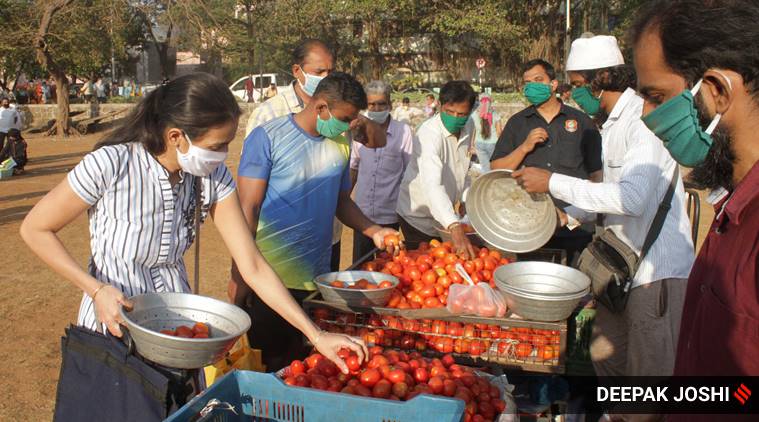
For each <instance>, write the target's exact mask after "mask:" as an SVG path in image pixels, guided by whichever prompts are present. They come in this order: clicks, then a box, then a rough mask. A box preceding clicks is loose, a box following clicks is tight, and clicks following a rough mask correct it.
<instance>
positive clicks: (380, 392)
mask: <svg viewBox="0 0 759 422" xmlns="http://www.w3.org/2000/svg"><path fill="white" fill-rule="evenodd" d="M392 388H393V385H392V384H390V381H388V380H379V381H377V383H376V384H375V385H374V388H372V396H374V397H376V398H378V399H386V398H388V397H390V391H391V390H392Z"/></svg>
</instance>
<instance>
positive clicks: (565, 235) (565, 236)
mask: <svg viewBox="0 0 759 422" xmlns="http://www.w3.org/2000/svg"><path fill="white" fill-rule="evenodd" d="M592 240H593V235H592V234H591V233H588V232H587V231H585V230H582V229H580V228H577V229H575V230H572V231H570V230H569V229H567V228H562V229H560V230H559V231H558V232H556V234H555V235H554V236H553V237H552V238H551V240H549V241H548V243H546V244H545V245H544V246H543V247H544V248H551V249H563V250H564V251H566V252H567V265H571V266H574V263H575V262H574V261H575V259H576V258H579V256H580V254H581V253H582V251H583V250H584V249H585V248H586V247H587V246H588V244H589V243H590V242H591V241H592Z"/></svg>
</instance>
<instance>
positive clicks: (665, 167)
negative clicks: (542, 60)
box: [514, 36, 694, 376]
mask: <svg viewBox="0 0 759 422" xmlns="http://www.w3.org/2000/svg"><path fill="white" fill-rule="evenodd" d="M567 70H568V71H569V75H570V79H571V81H572V84H573V85H574V86H575V92H574V94H573V98H575V101H577V102H578V104H579V105H580V106H582V107H583V109H585V110H586V111H587V112H588V113H593V114H597V115H602V116H606V118H605V120H604V121H601V122H600V123H602V129H601V135H602V142H603V152H604V162H603V183H591V182H589V181H587V180H582V179H578V178H574V177H568V176H565V175H561V174H557V173H553V174H552V173H551V172H549V171H545V170H542V169H537V168H526V169H522V170H519V171H516V172H514V177H516V178H517V180H518V181H519V182H520V183H521V184H522V185H523V186H524V187H525V188H526V189H527V190H528V191H530V192H550V193H551V195H553V196H554V197H555V198H558V199H560V200H563V201H566V202H567V203H569V204H572V206H571V207H569V208H567V209H566V213H567V215H566V218H564V216H562V220H563V221H562V223H564V224H568V226H569V227H570V228H571V227H573V226H576V225H577V224H578V223H579V222H582V221H587V220H588V219H589V218H592V217H594V213H599V214H603V215H604V228H605V229H606V230H607V231H611V232H612V233H613V235H615V236H616V237H617V238H618V239H619V240H620V241H621V242H623V243H624V244H625V245H627V246H628V247H629V248H630V249H632V251H633V252H634V253H635V254H636V255H640V253H641V249H642V246H643V243H644V239H645V238H646V236H647V235H648V232H649V228H650V227H651V225H652V221H653V220H654V216H655V215H656V213H657V210H658V209H659V204H660V203H661V202H662V200H663V199H664V198H665V195H666V193H667V191H668V189H669V186H670V184H671V182H672V178H673V175H674V177H675V179H674V180H675V181H674V186H675V188H674V194H673V196H672V199H671V202H670V204H669V205H670V206H671V208H670V209H669V211H668V212H667V213H666V214H665V215H666V217H665V219H664V222H663V225H662V228H661V231H660V233H659V234H658V237H656V238H655V240H654V241H653V244H652V245H651V247H650V249H649V251H648V253H647V254H646V255H645V257H644V258H643V260H642V261H640V262H639V264H638V268H637V271H636V272H635V274H634V275H633V277H632V288H631V289H630V290H629V295H628V296H627V304H626V306H625V307H624V309H623V310H621V311H619V310H618V311H617V312H616V313H615V312H613V311H612V310H610V309H609V308H607V307H606V306H605V305H603V304H601V303H599V304H598V307H597V313H596V319H595V323H594V327H593V338H592V342H591V347H590V352H591V358H592V360H593V365H594V367H595V370H596V373H597V374H598V375H599V376H624V375H626V376H633V375H637V376H653V375H662V376H665V375H671V374H672V371H673V367H674V357H675V351H676V346H677V337H678V333H679V329H680V317H681V314H682V309H683V302H684V293H685V286H686V279H687V277H688V274H689V273H690V269H691V266H692V264H693V260H694V254H693V243H692V241H691V235H690V233H691V227H690V221H689V220H688V216H687V214H686V211H685V192H684V189H683V184H682V180H681V179H680V176H679V173H677V174H676V173H675V169H676V167H677V164H676V163H675V161H674V160H673V159H672V157H671V156H670V154H669V153H668V152H667V150H666V149H665V148H664V146H663V145H662V143H661V142H660V141H658V139H657V138H656V135H654V134H653V132H651V131H650V130H648V128H647V127H646V126H645V125H644V124H643V122H642V121H641V119H640V116H641V111H642V109H643V99H642V98H640V97H639V96H638V95H637V94H636V93H635V81H636V77H635V72H634V70H633V69H632V67H631V66H626V65H624V60H623V58H622V54H621V53H620V51H619V47H618V46H617V41H616V39H614V37H609V36H597V37H593V38H586V39H578V40H575V41H574V42H573V43H572V48H571V50H570V53H569V58H568V60H567Z"/></svg>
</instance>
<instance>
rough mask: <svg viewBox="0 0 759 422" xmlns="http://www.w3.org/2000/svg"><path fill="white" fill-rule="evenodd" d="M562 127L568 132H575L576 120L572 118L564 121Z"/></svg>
mask: <svg viewBox="0 0 759 422" xmlns="http://www.w3.org/2000/svg"><path fill="white" fill-rule="evenodd" d="M564 129H565V130H566V131H567V132H570V133H571V132H577V120H574V119H572V120H567V121H566V122H564Z"/></svg>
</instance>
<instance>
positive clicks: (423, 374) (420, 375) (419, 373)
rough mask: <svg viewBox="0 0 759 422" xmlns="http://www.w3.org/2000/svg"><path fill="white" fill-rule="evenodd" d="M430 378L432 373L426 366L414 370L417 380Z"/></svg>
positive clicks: (424, 380)
mask: <svg viewBox="0 0 759 422" xmlns="http://www.w3.org/2000/svg"><path fill="white" fill-rule="evenodd" d="M429 379H430V374H429V372H427V370H426V369H425V368H417V369H415V370H414V380H416V382H427V381H428V380H429Z"/></svg>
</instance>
